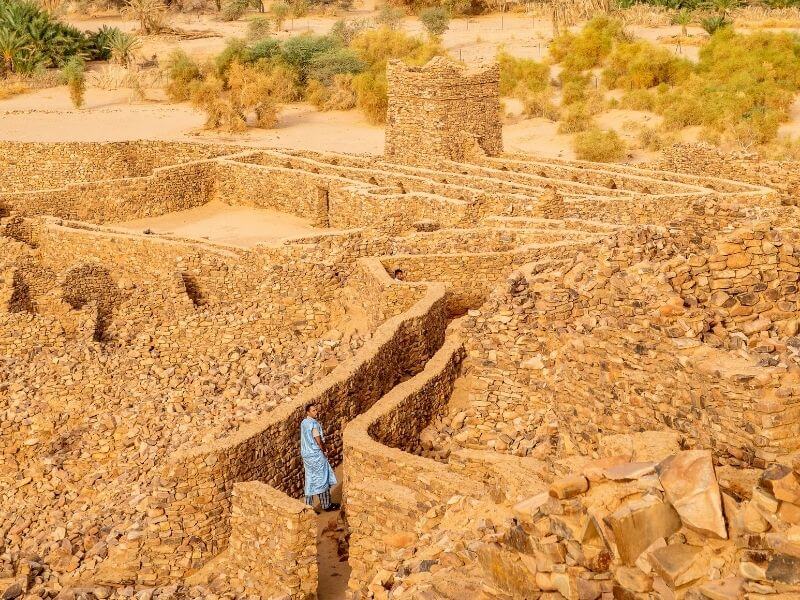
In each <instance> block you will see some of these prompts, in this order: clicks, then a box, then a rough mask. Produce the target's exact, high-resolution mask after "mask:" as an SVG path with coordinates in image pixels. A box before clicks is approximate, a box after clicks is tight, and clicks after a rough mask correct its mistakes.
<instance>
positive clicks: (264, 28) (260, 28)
mask: <svg viewBox="0 0 800 600" xmlns="http://www.w3.org/2000/svg"><path fill="white" fill-rule="evenodd" d="M270 29H271V27H270V23H269V19H268V18H267V17H255V18H253V19H251V20H250V22H249V23H248V24H247V40H248V41H249V42H260V41H262V40H264V39H266V38H268V37H269V32H270Z"/></svg>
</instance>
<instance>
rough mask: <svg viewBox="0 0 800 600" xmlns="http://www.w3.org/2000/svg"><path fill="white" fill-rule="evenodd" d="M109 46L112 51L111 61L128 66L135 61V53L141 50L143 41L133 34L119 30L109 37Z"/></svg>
mask: <svg viewBox="0 0 800 600" xmlns="http://www.w3.org/2000/svg"><path fill="white" fill-rule="evenodd" d="M108 44H109V48H110V49H111V60H113V61H114V62H116V63H118V64H120V65H124V66H128V65H130V63H131V61H133V54H134V52H135V51H136V50H138V49H139V48H141V46H142V40H140V39H139V37H138V36H136V35H134V34H132V33H125V32H124V31H120V30H119V29H117V30H116V31H114V32H112V33H111V35H110V36H109V39H108Z"/></svg>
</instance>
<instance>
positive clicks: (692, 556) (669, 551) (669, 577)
mask: <svg viewBox="0 0 800 600" xmlns="http://www.w3.org/2000/svg"><path fill="white" fill-rule="evenodd" d="M702 551H703V549H702V548H699V547H697V546H689V545H688V544H669V545H667V546H664V547H663V548H656V549H655V550H653V551H652V552H651V553H650V565H651V566H652V567H653V571H655V572H656V573H657V574H658V575H659V576H660V577H661V578H662V579H663V580H664V581H665V582H666V583H667V584H668V585H669V586H670V587H671V588H676V587H680V586H682V585H686V584H687V583H691V582H692V581H695V580H696V579H700V578H701V577H702V576H703V575H704V574H705V573H706V571H707V570H708V567H707V565H706V564H705V562H704V561H701V560H698V559H699V556H700V553H701V552H702Z"/></svg>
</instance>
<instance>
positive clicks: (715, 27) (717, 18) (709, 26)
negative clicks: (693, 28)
mask: <svg viewBox="0 0 800 600" xmlns="http://www.w3.org/2000/svg"><path fill="white" fill-rule="evenodd" d="M730 24H731V22H730V21H729V20H728V18H727V17H726V16H725V15H711V16H710V17H705V18H703V19H700V27H702V28H703V30H705V32H706V33H708V34H709V35H714V34H715V33H716V32H717V31H719V30H721V29H724V28H725V27H728V26H729V25H730Z"/></svg>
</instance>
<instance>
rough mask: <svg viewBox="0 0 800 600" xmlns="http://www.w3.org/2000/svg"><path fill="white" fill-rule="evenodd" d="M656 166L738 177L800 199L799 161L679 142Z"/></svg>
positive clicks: (710, 175) (669, 149) (787, 196)
mask: <svg viewBox="0 0 800 600" xmlns="http://www.w3.org/2000/svg"><path fill="white" fill-rule="evenodd" d="M662 154H663V158H662V159H661V160H659V161H658V162H657V163H656V164H655V165H654V168H656V169H662V168H663V169H669V170H671V171H680V172H684V173H692V174H695V175H702V176H706V177H725V178H727V179H738V180H740V181H747V182H749V183H752V184H755V185H761V186H768V187H771V188H773V189H776V190H778V191H779V192H780V193H781V195H782V197H783V198H784V199H790V200H793V201H800V161H767V160H760V159H759V158H758V157H757V156H755V155H753V154H749V153H746V152H738V153H726V152H723V151H722V150H720V149H718V148H716V147H714V146H712V145H710V144H702V143H695V144H676V145H674V146H672V147H670V148H667V149H666V150H664V151H663V153H662Z"/></svg>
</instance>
